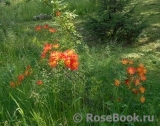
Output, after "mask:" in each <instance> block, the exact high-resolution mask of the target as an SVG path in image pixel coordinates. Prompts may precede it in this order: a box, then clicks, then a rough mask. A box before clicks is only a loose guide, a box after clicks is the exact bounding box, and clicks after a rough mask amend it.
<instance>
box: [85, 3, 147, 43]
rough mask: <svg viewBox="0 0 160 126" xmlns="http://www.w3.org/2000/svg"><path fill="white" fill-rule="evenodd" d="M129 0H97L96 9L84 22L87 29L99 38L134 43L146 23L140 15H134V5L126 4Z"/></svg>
mask: <svg viewBox="0 0 160 126" xmlns="http://www.w3.org/2000/svg"><path fill="white" fill-rule="evenodd" d="M130 2H131V0H98V3H99V5H98V10H97V11H96V15H95V16H90V18H89V19H88V21H87V22H86V26H87V29H88V30H89V31H92V32H91V33H92V34H93V35H96V36H97V37H98V38H100V40H112V41H113V40H114V41H117V43H122V44H132V43H134V42H135V41H136V39H137V37H138V36H139V34H140V33H141V32H142V30H143V29H144V28H145V27H146V23H145V21H143V20H142V17H141V16H136V15H134V8H135V6H133V7H131V6H128V4H129V3H130ZM104 42H105V41H104Z"/></svg>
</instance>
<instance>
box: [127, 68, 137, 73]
mask: <svg viewBox="0 0 160 126" xmlns="http://www.w3.org/2000/svg"><path fill="white" fill-rule="evenodd" d="M127 72H128V73H129V74H135V72H136V69H135V68H134V67H132V66H130V67H128V68H127Z"/></svg>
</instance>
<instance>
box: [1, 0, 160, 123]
mask: <svg viewBox="0 0 160 126" xmlns="http://www.w3.org/2000/svg"><path fill="white" fill-rule="evenodd" d="M67 2H68V4H69V5H68V8H69V9H70V10H74V9H76V11H75V12H76V13H77V14H79V15H80V16H78V17H76V19H75V20H74V23H75V25H76V27H77V31H78V32H79V33H80V34H82V38H79V39H80V40H81V44H78V45H77V46H76V47H75V50H76V51H77V54H78V55H79V69H78V70H77V71H70V70H67V69H61V68H60V67H59V66H58V68H53V69H51V68H50V67H48V65H47V64H45V62H41V57H40V56H41V52H42V49H43V44H45V43H46V41H47V42H48V43H52V42H53V40H54V39H57V37H59V38H58V39H59V40H61V38H60V37H61V36H56V35H51V34H50V33H48V34H46V33H45V32H43V31H42V32H36V31H35V27H36V26H37V25H45V24H49V25H50V26H52V27H56V28H57V29H58V27H59V26H57V24H56V23H55V20H54V19H53V20H38V21H33V19H32V17H33V16H34V15H38V14H40V13H46V14H50V13H51V12H52V8H50V7H48V6H46V5H45V4H43V3H40V2H39V1H38V0H37V1H30V2H18V1H17V0H16V1H11V5H10V6H4V5H2V4H1V3H0V82H1V83H0V86H1V88H0V126H62V125H63V126H123V125H127V126H159V124H160V113H159V112H160V92H159V91H160V85H159V83H160V58H159V57H160V35H159V34H160V1H158V0H146V1H145V2H141V1H140V0H139V1H135V0H133V3H136V2H137V3H138V2H139V4H138V5H137V6H136V14H141V15H144V18H145V19H146V20H147V23H148V27H147V28H146V29H144V30H143V33H142V35H140V37H139V41H138V42H137V43H136V44H135V45H130V46H125V47H123V46H121V45H118V44H116V43H110V44H105V45H99V44H96V43H98V40H97V39H92V38H91V39H90V34H89V33H88V32H87V31H85V28H84V25H83V24H84V22H85V18H86V15H87V14H93V13H94V12H92V11H93V10H94V9H95V8H96V4H94V5H93V2H95V1H94V0H93V1H92V0H83V2H82V1H77V2H75V1H73V0H67ZM95 3H96V2H95ZM62 36H63V35H62ZM76 40H77V39H76ZM76 40H75V41H76ZM62 41H63V40H62ZM66 45H67V42H66ZM60 46H61V45H60ZM62 46H63V45H62ZM124 58H128V59H130V60H133V62H134V64H133V66H137V65H138V64H139V63H143V64H144V66H145V68H146V69H147V73H146V77H147V79H146V81H144V82H142V85H143V86H144V87H145V88H146V91H145V93H144V96H145V98H146V100H145V102H144V103H141V102H140V100H139V98H140V96H141V94H140V95H135V94H133V93H132V92H131V90H130V89H128V88H127V87H126V85H125V81H124V80H125V79H127V78H126V75H127V74H126V67H127V66H125V65H122V63H121V60H122V59H124ZM27 66H31V68H32V70H31V75H29V76H26V78H25V79H24V80H23V82H22V83H21V84H20V85H19V86H16V87H14V88H12V87H11V86H10V82H11V81H17V76H19V75H20V74H23V73H24V71H25V70H26V67H27ZM115 79H118V80H120V81H121V85H120V86H119V87H116V86H115V85H114V81H115ZM38 80H43V84H42V85H38V84H37V81H38ZM142 95H143V94H142ZM117 98H118V99H119V98H120V99H121V100H120V101H117ZM76 113H80V114H81V115H82V119H83V120H82V122H80V123H75V122H74V120H73V116H74V114H76ZM87 113H92V114H93V115H112V114H113V113H118V114H119V115H120V114H121V115H133V113H136V114H137V115H141V116H143V115H154V122H143V123H142V122H120V121H118V122H87V121H86V120H85V118H86V117H85V116H86V114H87Z"/></svg>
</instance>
